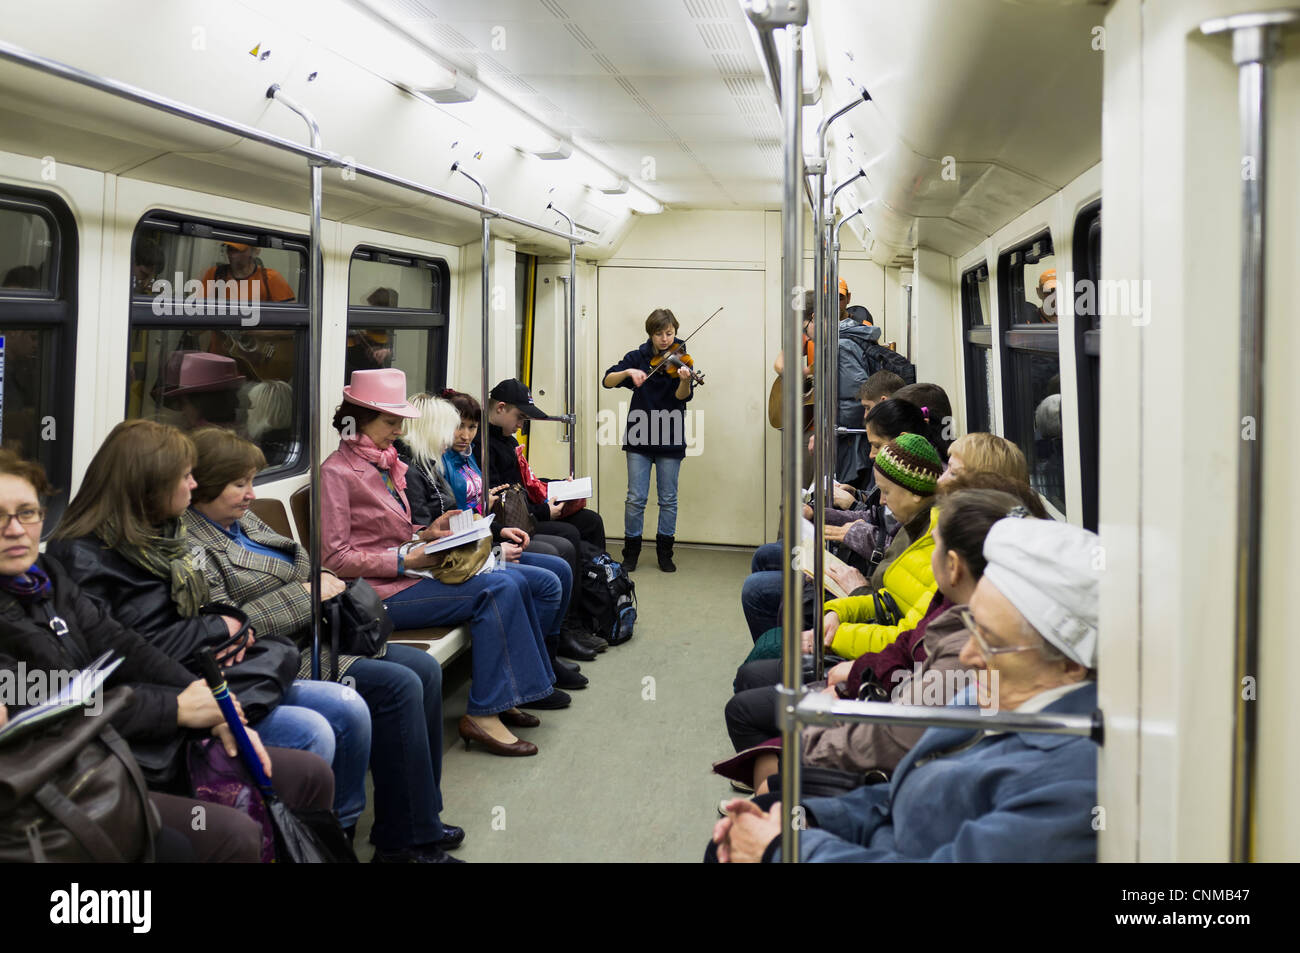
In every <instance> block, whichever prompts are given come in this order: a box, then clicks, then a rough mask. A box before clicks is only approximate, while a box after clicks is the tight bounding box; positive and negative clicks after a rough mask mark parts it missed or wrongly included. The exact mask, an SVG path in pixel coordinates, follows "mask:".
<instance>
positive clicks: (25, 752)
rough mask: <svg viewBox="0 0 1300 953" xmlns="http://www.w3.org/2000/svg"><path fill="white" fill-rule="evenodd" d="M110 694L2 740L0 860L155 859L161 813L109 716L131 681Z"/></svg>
mask: <svg viewBox="0 0 1300 953" xmlns="http://www.w3.org/2000/svg"><path fill="white" fill-rule="evenodd" d="M103 699H104V701H103V709H102V710H101V711H100V712H99V714H96V715H92V714H90V713H89V712H88V711H87V710H85V709H83V708H73V709H69V711H68V712H65V713H64V714H62V715H61V716H58V717H56V718H55V719H54V720H52V721H50V722H48V723H46V724H45V725H44V726H42V727H41V728H40V729H39V730H36V731H33V732H32V733H30V734H27V735H24V736H22V737H16V738H15V739H14V740H13V741H12V742H9V743H6V744H4V745H3V746H0V863H13V862H24V861H27V862H30V861H36V862H38V863H44V862H46V861H60V862H81V863H85V862H89V861H94V862H98V863H123V862H140V861H143V862H152V861H153V859H154V838H155V837H156V835H157V833H158V829H159V827H160V826H161V825H160V822H159V819H158V813H157V811H155V810H154V806H153V804H152V803H151V802H150V800H149V792H148V790H147V788H146V787H145V782H144V778H143V777H142V776H141V774H140V769H139V767H138V766H137V765H136V763H135V759H134V758H133V757H132V756H131V749H130V748H129V747H128V746H127V744H126V742H125V741H123V740H122V738H121V736H120V735H118V733H117V732H116V731H115V730H114V729H113V726H112V725H111V724H110V722H111V721H112V720H113V718H114V717H116V716H117V715H118V714H119V713H120V712H121V711H122V709H123V708H125V707H126V705H127V704H128V702H129V701H130V699H131V689H130V688H127V687H125V686H121V687H118V688H114V689H110V690H109V691H108V692H106V693H105V694H104V696H103Z"/></svg>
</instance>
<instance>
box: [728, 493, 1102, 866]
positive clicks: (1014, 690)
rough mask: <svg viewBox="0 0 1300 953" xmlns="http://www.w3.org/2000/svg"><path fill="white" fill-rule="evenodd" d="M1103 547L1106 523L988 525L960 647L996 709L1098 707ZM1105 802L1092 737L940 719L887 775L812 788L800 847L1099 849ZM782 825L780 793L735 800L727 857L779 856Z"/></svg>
mask: <svg viewBox="0 0 1300 953" xmlns="http://www.w3.org/2000/svg"><path fill="white" fill-rule="evenodd" d="M1097 550H1098V539H1097V537H1096V536H1095V535H1094V534H1092V533H1089V532H1087V531H1086V530H1082V529H1079V528H1078V527H1075V526H1070V525H1068V524H1064V523H1057V522H1054V521H1051V520H1028V519H1017V518H1015V517H1009V518H1007V519H1004V520H1001V521H999V522H998V523H996V524H994V526H993V528H992V529H991V530H990V531H989V534H988V537H987V539H986V540H985V542H984V557H985V559H986V560H987V566H986V567H985V570H984V575H983V577H982V578H981V579H980V582H979V585H978V586H976V588H975V592H974V595H973V596H972V597H971V601H970V607H969V611H968V613H967V614H966V615H965V616H964V619H963V621H964V622H965V624H966V625H967V626H968V628H969V630H970V633H971V634H970V638H969V640H968V641H967V643H966V645H965V647H964V648H963V649H962V653H961V663H962V665H963V666H964V667H967V668H974V669H979V670H984V671H987V678H986V679H982V680H981V681H983V682H984V686H983V687H982V689H981V691H979V692H978V693H977V694H978V699H977V700H978V702H979V706H980V707H981V708H982V709H983V710H987V711H1015V712H1017V713H1021V714H1030V713H1035V712H1050V713H1052V714H1056V715H1088V714H1091V713H1092V712H1093V710H1094V709H1095V708H1096V705H1097V687H1096V681H1095V675H1096V673H1095V667H1096V651H1097V613H1098V588H1099V584H1100V572H1099V571H1098V569H1097V568H1096V566H1097ZM975 700H976V699H971V698H967V699H966V701H968V702H973V701H975ZM1096 802H1097V746H1096V744H1095V743H1094V742H1092V741H1091V740H1089V739H1087V738H1084V737H1079V736H1072V735H1056V734H1037V733H1030V732H1019V731H994V730H977V731H971V730H970V729H965V728H960V729H959V728H931V729H930V730H929V731H927V732H926V733H925V735H924V736H922V738H921V740H920V742H919V743H918V744H917V746H916V747H915V748H913V749H912V751H911V753H910V754H909V755H908V756H907V757H906V758H904V759H903V762H902V763H901V764H900V765H899V767H898V770H897V771H896V772H895V774H894V777H893V779H892V780H891V781H890V782H889V783H888V784H873V785H869V786H867V787H862V788H858V789H857V790H856V791H853V792H852V793H850V794H846V795H844V796H843V797H838V798H809V799H807V800H806V801H805V802H804V803H803V805H802V807H803V808H804V817H805V818H806V819H807V821H808V822H809V823H810V824H811V825H812V829H811V830H806V831H804V832H803V833H802V835H801V843H800V859H801V860H804V861H825V862H837V861H862V862H872V861H1074V862H1078V861H1093V860H1095V859H1096V853H1097V843H1096V832H1095V830H1094V829H1093V817H1094V805H1095V804H1096ZM780 828H781V805H780V803H779V802H776V803H774V802H773V801H772V798H771V796H768V797H767V798H765V799H764V798H760V799H757V800H756V801H742V800H735V801H732V802H731V803H730V804H729V805H728V816H727V817H726V818H724V819H723V820H721V821H719V822H718V824H717V826H716V827H715V829H714V836H713V842H714V845H716V856H717V859H718V860H720V861H723V862H747V861H749V862H752V861H759V860H764V861H767V860H775V859H778V858H779V855H780V836H779V835H780ZM714 850H715V848H713V847H711V848H710V851H711V852H713V851H714Z"/></svg>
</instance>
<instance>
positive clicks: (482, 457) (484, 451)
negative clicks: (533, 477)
mask: <svg viewBox="0 0 1300 953" xmlns="http://www.w3.org/2000/svg"><path fill="white" fill-rule="evenodd" d="M451 171H452V172H459V173H460V174H461V175H463V176H464V177H465V178H467V179H469V180H470V181H471V182H473V183H474V184H475V185H477V186H478V189H479V191H480V192H481V193H482V194H483V204H484V206H486V205H487V204H488V190H487V186H485V185H484V184H483V183H482V182H480V181H479V180H478V179H476V178H474V176H472V175H470V174H469V173H468V172H466V171H465V170H464V169H462V168H461V166H460V162H459V160H458V161H456V162H453V163H452V164H451ZM491 246H492V222H491V216H489V215H488V214H487V213H486V212H484V213H483V269H482V271H483V289H482V290H483V370H482V373H481V374H480V376H479V387H480V388H481V389H482V391H483V398H482V400H483V403H482V404H481V405H480V407H479V412H480V414H481V417H482V421H483V423H482V425H481V426H480V427H479V469H480V470H481V471H482V475H483V492H482V494H481V497H482V498H481V499H480V501H479V505H480V506H482V507H483V515H484V516H485V517H486V516H487V498H488V487H490V486H491V485H492V484H491V483H489V482H488V440H489V438H490V436H491V435H490V434H489V433H488V426H489V424H488V391H489V389H490V385H489V384H488V357H489V353H490V352H489V350H488V345H489V343H490V341H491V327H490V324H491V322H490V320H489V315H490V307H491V302H490V301H489V300H488V258H489V255H490V252H491Z"/></svg>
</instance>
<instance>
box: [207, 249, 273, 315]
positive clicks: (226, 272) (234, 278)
mask: <svg viewBox="0 0 1300 953" xmlns="http://www.w3.org/2000/svg"><path fill="white" fill-rule="evenodd" d="M221 247H222V248H223V249H224V250H225V253H226V264H224V265H213V266H212V267H211V268H209V269H208V270H207V271H205V272H204V273H203V294H204V297H206V298H212V299H216V300H225V301H292V300H293V299H294V291H293V288H292V286H291V285H290V284H289V282H287V281H285V280H284V275H282V274H280V273H279V272H278V271H276V270H275V269H274V268H267V267H266V265H264V264H262V259H260V258H258V257H257V256H256V251H257V249H256V248H255V247H254V246H252V245H248V244H245V243H244V242H222V243H221Z"/></svg>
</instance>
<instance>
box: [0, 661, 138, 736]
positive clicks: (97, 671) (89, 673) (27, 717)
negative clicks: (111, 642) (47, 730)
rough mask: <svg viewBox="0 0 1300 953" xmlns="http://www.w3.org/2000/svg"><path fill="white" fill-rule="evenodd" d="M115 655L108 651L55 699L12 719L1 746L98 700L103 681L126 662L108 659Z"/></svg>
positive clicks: (5, 729) (3, 733)
mask: <svg viewBox="0 0 1300 953" xmlns="http://www.w3.org/2000/svg"><path fill="white" fill-rule="evenodd" d="M112 654H113V653H112V652H105V653H104V654H103V655H101V656H100V657H99V658H97V659H95V661H93V662H91V663H90V665H88V666H86V667H85V668H84V669H82V670H81V671H79V672H77V674H76V675H75V676H73V677H72V678H71V679H70V680H68V681H67V683H66V684H65V685H63V686H62V688H61V689H60V690H59V691H58V693H57V694H56V695H55V696H54V697H53V698H50V699H49V700H47V701H45V702H42V703H41V704H39V705H33V706H32V707H31V708H28V709H26V710H25V711H22V712H20V713H19V714H17V715H15V716H14V717H12V718H10V719H9V721H8V722H7V723H6V724H5V726H4V727H3V728H0V745H3V744H7V743H8V742H10V741H13V740H14V739H15V738H20V737H22V736H24V735H26V734H28V733H29V732H31V731H35V730H36V729H37V728H39V727H40V726H42V725H44V724H47V723H49V722H50V721H53V720H54V719H56V718H58V717H60V716H62V715H65V714H67V713H69V712H72V711H75V710H76V709H78V708H82V707H83V706H85V705H89V704H91V703H92V702H94V701H95V700H96V699H98V698H99V697H100V695H99V690H100V688H102V687H103V684H104V682H105V681H107V680H108V676H110V675H112V674H113V671H114V670H115V669H116V668H117V667H118V666H119V665H121V664H122V662H123V659H117V660H116V661H113V662H110V661H109V657H110V656H111V655H112ZM32 674H36V673H29V676H30V675H32ZM40 674H42V675H50V676H52V675H54V674H55V673H52V672H42V673H40ZM29 681H30V678H29Z"/></svg>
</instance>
